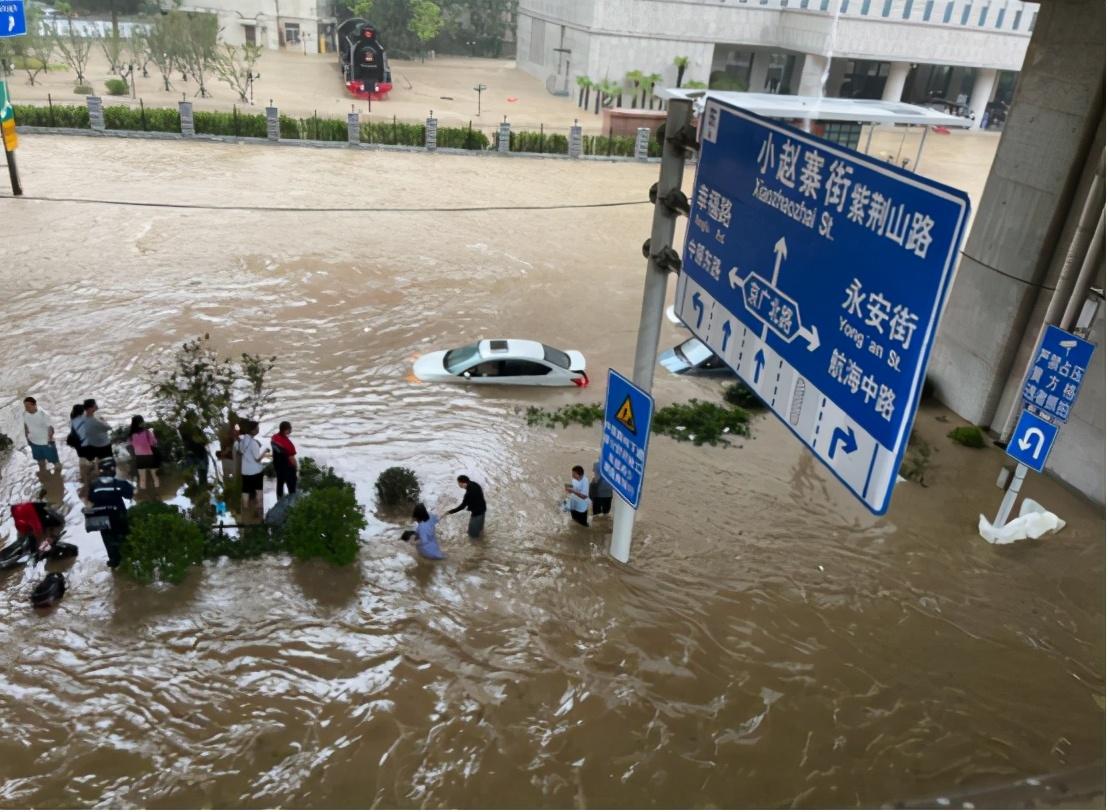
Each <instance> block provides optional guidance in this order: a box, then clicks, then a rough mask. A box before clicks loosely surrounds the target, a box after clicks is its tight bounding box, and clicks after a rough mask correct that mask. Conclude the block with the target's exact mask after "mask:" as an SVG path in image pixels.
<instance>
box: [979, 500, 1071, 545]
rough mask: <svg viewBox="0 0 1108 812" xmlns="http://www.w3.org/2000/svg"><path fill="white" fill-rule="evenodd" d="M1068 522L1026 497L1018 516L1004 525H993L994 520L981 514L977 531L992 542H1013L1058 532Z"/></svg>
mask: <svg viewBox="0 0 1108 812" xmlns="http://www.w3.org/2000/svg"><path fill="white" fill-rule="evenodd" d="M1065 526H1066V523H1065V522H1064V521H1063V520H1062V519H1060V518H1059V517H1058V516H1056V515H1055V514H1053V513H1051V512H1050V511H1049V510H1047V509H1046V508H1044V507H1043V506H1042V505H1040V504H1039V503H1038V502H1036V501H1035V500H1034V499H1024V500H1023V504H1021V505H1020V515H1019V517H1018V518H1016V519H1013V520H1012V521H1010V522H1008V524H1006V525H1004V526H1003V527H993V525H992V522H990V521H989V520H988V519H986V518H985V517H984V516H981V517H980V518H979V519H978V520H977V532H978V533H980V534H981V538H983V539H985V541H987V542H989V543H990V544H1011V543H1012V542H1013V541H1023V540H1024V539H1037V538H1039V537H1040V536H1043V535H1046V534H1047V533H1057V532H1058V531H1059V530H1061V529H1062V528H1063V527H1065Z"/></svg>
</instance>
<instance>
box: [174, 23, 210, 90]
mask: <svg viewBox="0 0 1108 812" xmlns="http://www.w3.org/2000/svg"><path fill="white" fill-rule="evenodd" d="M168 16H169V17H174V16H177V18H178V19H177V22H176V24H172V25H173V26H174V28H175V29H176V30H178V31H179V32H180V34H179V36H180V41H179V45H178V48H177V62H178V64H179V65H180V66H182V67H183V69H184V71H185V72H186V73H188V75H189V76H191V77H192V78H193V79H195V80H196V84H197V85H199V90H197V95H198V96H200V97H201V98H204V97H206V96H208V95H209V94H208V89H207V88H206V87H205V86H204V77H205V76H206V75H207V73H208V71H210V70H211V68H212V60H213V59H214V58H215V50H216V43H217V42H218V39H219V18H218V17H216V16H215V15H214V14H209V13H208V12H202V11H201V12H183V11H171V12H169V15H168Z"/></svg>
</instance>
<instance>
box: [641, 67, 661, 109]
mask: <svg viewBox="0 0 1108 812" xmlns="http://www.w3.org/2000/svg"><path fill="white" fill-rule="evenodd" d="M642 81H643V84H644V85H646V86H647V87H648V88H649V89H650V90H649V93H650V95H649V96H647V98H648V99H649V100H650V109H651V110H653V109H654V85H656V84H658V82H660V81H662V75H661V74H660V73H651V74H648V75H646V76H644V77H643V79H642Z"/></svg>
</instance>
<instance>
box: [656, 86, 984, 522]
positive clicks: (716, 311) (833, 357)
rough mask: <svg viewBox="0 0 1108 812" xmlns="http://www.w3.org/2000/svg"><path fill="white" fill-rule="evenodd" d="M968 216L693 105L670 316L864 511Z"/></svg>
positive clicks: (873, 166) (886, 490) (896, 455)
mask: <svg viewBox="0 0 1108 812" xmlns="http://www.w3.org/2000/svg"><path fill="white" fill-rule="evenodd" d="M969 210H970V206H969V199H968V198H967V196H966V195H965V193H964V192H960V191H957V190H955V189H951V188H950V187H947V186H944V185H942V184H940V183H935V182H934V181H931V180H928V179H927V178H924V177H921V176H919V175H915V174H913V173H910V172H907V171H904V170H901V169H899V168H897V167H895V166H892V165H890V164H888V163H886V162H884V161H881V160H877V159H874V158H870V157H867V156H865V155H862V154H861V153H859V152H856V151H854V150H850V149H847V148H844V147H840V146H838V145H836V144H832V143H830V142H828V141H824V140H822V139H820V138H816V137H814V136H812V135H809V134H808V133H805V132H802V131H800V130H797V129H795V128H792V127H789V126H787V125H785V124H781V123H779V122H776V121H772V120H769V119H765V118H762V117H760V116H757V115H754V114H753V113H749V112H747V111H745V110H741V109H739V108H737V107H734V106H732V105H730V104H727V103H725V102H722V101H721V100H719V99H712V98H709V99H708V100H707V101H706V103H705V107H704V113H703V115H702V116H701V119H700V160H699V163H698V164H697V171H696V183H695V184H694V186H693V199H692V206H691V211H690V214H689V228H688V235H687V237H686V242H685V250H684V255H683V257H682V263H681V276H680V278H679V281H678V285H677V297H676V309H677V314H678V316H679V317H680V318H681V320H682V321H684V322H685V324H686V325H687V326H688V327H689V329H691V330H692V331H693V333H695V334H696V336H697V337H698V338H699V339H700V340H701V341H703V342H704V343H705V344H707V345H708V346H709V347H710V348H711V349H712V351H713V352H715V353H716V354H717V355H719V356H720V357H721V358H722V359H723V360H724V361H725V362H726V363H727V365H728V366H730V367H731V369H733V370H734V371H735V372H736V373H738V375H739V376H740V377H741V378H742V379H743V380H744V381H746V383H747V384H748V385H749V386H750V387H751V388H752V389H753V390H754V392H755V393H756V394H757V395H758V397H760V398H761V399H762V400H764V401H765V402H766V404H767V405H768V406H769V407H770V409H771V410H772V411H773V412H774V414H776V415H777V416H778V417H779V418H780V419H781V420H782V421H783V422H784V423H785V425H786V426H787V427H788V428H789V429H790V430H791V431H792V432H793V434H795V435H796V437H797V438H798V439H799V440H800V441H801V442H802V443H804V444H805V445H806V446H807V447H808V448H809V449H810V450H811V451H812V453H813V454H815V456H816V457H818V458H819V459H820V460H821V461H822V462H823V463H824V464H825V465H827V466H828V467H829V468H830V469H831V470H832V472H834V474H835V475H836V476H837V477H838V478H839V480H840V481H842V483H843V484H844V485H846V487H847V488H849V489H850V491H851V492H852V493H854V495H855V496H857V497H858V498H859V499H860V500H861V501H862V502H863V503H864V504H865V505H866V507H867V508H869V509H870V510H871V511H873V512H874V513H877V514H882V513H884V512H885V511H886V510H887V509H888V507H889V499H890V497H891V494H892V489H893V485H894V484H895V483H896V476H897V471H898V469H899V468H900V462H901V458H902V457H903V456H904V450H905V447H906V446H907V442H908V435H909V432H910V430H911V426H912V420H913V418H914V416H915V413H916V406H917V404H918V402H919V393H920V386H921V383H922V380H923V376H924V372H925V370H926V368H927V359H928V356H929V355H930V352H931V345H932V343H933V342H934V340H935V334H936V331H937V328H938V323H939V316H940V314H941V312H942V308H943V303H944V300H945V298H946V294H947V290H948V289H949V286H950V282H951V278H952V275H953V271H954V265H955V261H956V259H957V255H958V247H959V246H960V244H961V241H962V234H963V231H964V230H965V226H966V221H967V219H968V217H969Z"/></svg>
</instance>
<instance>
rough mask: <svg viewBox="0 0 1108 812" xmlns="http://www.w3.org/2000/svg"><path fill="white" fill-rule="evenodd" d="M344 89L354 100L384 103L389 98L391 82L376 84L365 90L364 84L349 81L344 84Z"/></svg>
mask: <svg viewBox="0 0 1108 812" xmlns="http://www.w3.org/2000/svg"><path fill="white" fill-rule="evenodd" d="M346 89H347V91H349V93H350V95H351V96H353V97H354V98H356V99H373V101H385V100H386V99H388V97H389V91H390V90H392V82H378V83H377V84H375V85H374V86H373V87H372V88H370V89H368V90H367V89H366V85H365V82H361V81H351V82H347V83H346Z"/></svg>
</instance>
